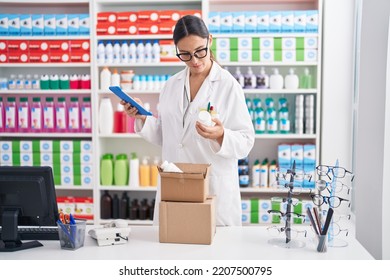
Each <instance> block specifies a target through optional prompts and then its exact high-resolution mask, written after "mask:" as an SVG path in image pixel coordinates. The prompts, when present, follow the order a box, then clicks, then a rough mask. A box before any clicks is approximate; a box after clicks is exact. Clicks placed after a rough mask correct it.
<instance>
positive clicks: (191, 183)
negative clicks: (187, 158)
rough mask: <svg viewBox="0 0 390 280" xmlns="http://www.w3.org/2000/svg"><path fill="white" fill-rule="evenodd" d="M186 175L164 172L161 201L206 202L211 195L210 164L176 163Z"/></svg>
mask: <svg viewBox="0 0 390 280" xmlns="http://www.w3.org/2000/svg"><path fill="white" fill-rule="evenodd" d="M175 164H176V165H177V167H179V168H180V169H181V170H182V171H183V172H184V173H175V172H163V171H162V169H161V168H160V167H158V168H159V173H160V176H161V200H163V201H188V202H204V201H205V200H206V198H207V197H208V195H209V173H210V164H191V163H175Z"/></svg>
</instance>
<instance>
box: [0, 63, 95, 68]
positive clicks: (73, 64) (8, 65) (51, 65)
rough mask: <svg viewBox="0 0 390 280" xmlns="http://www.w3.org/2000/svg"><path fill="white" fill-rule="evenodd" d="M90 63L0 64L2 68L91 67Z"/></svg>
mask: <svg viewBox="0 0 390 280" xmlns="http://www.w3.org/2000/svg"><path fill="white" fill-rule="evenodd" d="M90 66H91V63H88V62H74V63H50V62H48V63H0V68H1V67H90Z"/></svg>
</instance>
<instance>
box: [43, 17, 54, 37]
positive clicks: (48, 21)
mask: <svg viewBox="0 0 390 280" xmlns="http://www.w3.org/2000/svg"><path fill="white" fill-rule="evenodd" d="M43 34H44V35H45V36H54V35H56V16H55V15H43Z"/></svg>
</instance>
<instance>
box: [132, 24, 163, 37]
mask: <svg viewBox="0 0 390 280" xmlns="http://www.w3.org/2000/svg"><path fill="white" fill-rule="evenodd" d="M137 26H138V34H140V35H143V34H157V33H158V27H159V24H158V23H156V22H153V21H152V22H142V21H141V22H140V23H138V25H137Z"/></svg>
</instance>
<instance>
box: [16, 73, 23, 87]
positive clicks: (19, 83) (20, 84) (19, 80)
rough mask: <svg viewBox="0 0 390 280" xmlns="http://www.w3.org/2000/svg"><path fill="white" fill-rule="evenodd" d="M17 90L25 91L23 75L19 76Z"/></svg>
mask: <svg viewBox="0 0 390 280" xmlns="http://www.w3.org/2000/svg"><path fill="white" fill-rule="evenodd" d="M16 89H24V76H23V75H22V74H19V75H18V78H17V79H16Z"/></svg>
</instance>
